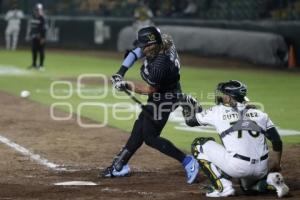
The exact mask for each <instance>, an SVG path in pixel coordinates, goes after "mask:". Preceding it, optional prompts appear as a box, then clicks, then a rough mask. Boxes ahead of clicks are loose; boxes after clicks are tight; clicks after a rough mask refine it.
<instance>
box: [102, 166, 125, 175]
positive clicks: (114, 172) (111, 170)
mask: <svg viewBox="0 0 300 200" xmlns="http://www.w3.org/2000/svg"><path fill="white" fill-rule="evenodd" d="M129 174H130V167H129V165H124V166H123V168H122V169H121V171H117V170H116V169H115V168H114V167H113V166H111V167H108V168H106V169H105V170H104V171H102V172H101V174H100V177H105V178H113V177H123V176H129Z"/></svg>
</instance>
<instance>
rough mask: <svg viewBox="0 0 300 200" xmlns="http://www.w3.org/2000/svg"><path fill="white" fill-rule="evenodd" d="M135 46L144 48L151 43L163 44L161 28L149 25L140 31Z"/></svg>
mask: <svg viewBox="0 0 300 200" xmlns="http://www.w3.org/2000/svg"><path fill="white" fill-rule="evenodd" d="M133 44H134V46H137V47H141V48H144V47H146V46H148V45H151V44H162V39H161V33H160V30H159V28H157V27H154V26H148V27H145V28H141V29H140V30H139V31H138V35H137V39H136V40H135V41H134V43H133Z"/></svg>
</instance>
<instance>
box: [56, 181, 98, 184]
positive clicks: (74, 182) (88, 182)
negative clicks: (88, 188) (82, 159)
mask: <svg viewBox="0 0 300 200" xmlns="http://www.w3.org/2000/svg"><path fill="white" fill-rule="evenodd" d="M54 185H97V184H96V183H94V182H91V181H67V182H60V183H54Z"/></svg>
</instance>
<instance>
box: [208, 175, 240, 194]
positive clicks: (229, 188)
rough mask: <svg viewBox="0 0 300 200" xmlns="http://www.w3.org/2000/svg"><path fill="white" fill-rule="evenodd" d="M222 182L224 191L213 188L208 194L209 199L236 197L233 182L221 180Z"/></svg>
mask: <svg viewBox="0 0 300 200" xmlns="http://www.w3.org/2000/svg"><path fill="white" fill-rule="evenodd" d="M220 181H221V183H222V190H217V189H215V188H214V187H213V186H211V190H210V191H208V192H207V193H206V196H207V197H229V196H233V195H234V193H235V191H234V189H233V187H232V183H231V181H229V180H227V179H225V178H222V179H220Z"/></svg>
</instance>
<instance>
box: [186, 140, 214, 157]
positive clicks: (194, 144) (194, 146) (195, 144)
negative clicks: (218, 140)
mask: <svg viewBox="0 0 300 200" xmlns="http://www.w3.org/2000/svg"><path fill="white" fill-rule="evenodd" d="M210 140H211V141H215V139H214V138H213V137H197V138H195V139H194V141H193V142H192V145H191V152H192V155H193V156H194V157H195V158H196V159H197V158H198V155H199V153H203V148H202V145H204V144H205V143H206V142H208V141H210ZM198 146H199V147H198Z"/></svg>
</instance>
